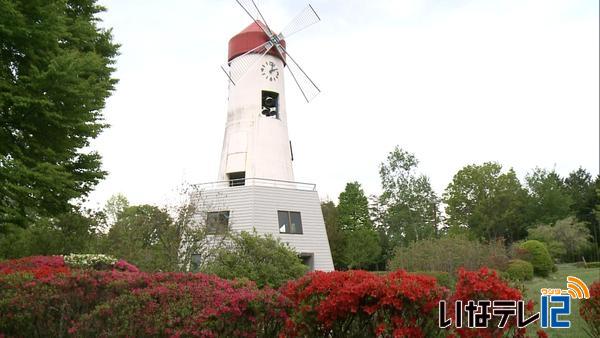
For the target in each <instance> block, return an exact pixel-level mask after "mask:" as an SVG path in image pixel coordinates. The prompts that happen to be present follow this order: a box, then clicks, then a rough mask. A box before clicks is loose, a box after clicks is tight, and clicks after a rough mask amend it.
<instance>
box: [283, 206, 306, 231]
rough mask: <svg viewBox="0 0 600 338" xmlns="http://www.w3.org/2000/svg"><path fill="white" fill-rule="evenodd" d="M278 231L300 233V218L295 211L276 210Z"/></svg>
mask: <svg viewBox="0 0 600 338" xmlns="http://www.w3.org/2000/svg"><path fill="white" fill-rule="evenodd" d="M277 218H278V219H279V232H280V233H282V234H302V218H301V217H300V213H299V212H296V211H281V210H280V211H277Z"/></svg>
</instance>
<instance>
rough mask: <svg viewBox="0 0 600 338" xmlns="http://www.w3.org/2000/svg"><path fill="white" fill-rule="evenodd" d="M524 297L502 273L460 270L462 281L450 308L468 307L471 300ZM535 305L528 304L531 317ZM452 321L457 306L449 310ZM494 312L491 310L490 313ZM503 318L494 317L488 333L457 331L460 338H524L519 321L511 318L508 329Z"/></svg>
mask: <svg viewBox="0 0 600 338" xmlns="http://www.w3.org/2000/svg"><path fill="white" fill-rule="evenodd" d="M521 299H523V295H522V293H521V291H520V290H518V289H515V288H512V287H510V286H509V285H508V284H507V283H506V281H504V280H503V279H502V278H500V276H498V273H497V272H496V271H493V270H489V269H488V268H485V267H484V268H481V269H480V270H478V271H467V270H464V269H460V270H459V271H458V280H457V282H456V286H455V290H454V294H453V295H452V296H451V297H450V302H449V304H455V302H456V301H458V300H461V301H462V303H463V304H464V305H466V304H467V302H468V301H469V300H474V301H477V300H490V301H494V300H515V301H518V300H521ZM533 306H534V304H533V301H528V302H527V304H526V309H525V310H526V312H527V314H529V313H531V312H532V311H533ZM448 310H449V315H450V317H451V318H454V316H455V313H454V312H455V308H454V306H452V307H449V309H448ZM492 311H493V309H492V308H490V313H491V312H492ZM499 322H500V317H497V316H493V317H492V318H491V320H490V322H489V324H488V328H487V329H469V328H464V327H463V328H455V331H456V333H457V334H458V335H459V336H460V337H503V336H518V337H519V336H524V334H525V328H522V329H518V328H517V323H516V319H515V317H511V318H510V319H509V321H508V323H507V324H506V326H505V327H504V328H499V327H498V323H499Z"/></svg>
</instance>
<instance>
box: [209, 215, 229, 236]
mask: <svg viewBox="0 0 600 338" xmlns="http://www.w3.org/2000/svg"><path fill="white" fill-rule="evenodd" d="M227 231H229V211H214V212H209V213H207V214H206V232H207V233H209V234H211V235H222V234H225V233H227Z"/></svg>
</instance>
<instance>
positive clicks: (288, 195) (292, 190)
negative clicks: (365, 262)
mask: <svg viewBox="0 0 600 338" xmlns="http://www.w3.org/2000/svg"><path fill="white" fill-rule="evenodd" d="M242 183H243V185H240V182H236V183H235V184H233V183H232V182H229V181H225V182H215V183H207V184H200V185H197V186H196V187H198V188H199V190H198V192H197V193H196V196H194V203H195V204H196V206H197V207H198V210H199V211H200V212H198V214H197V217H199V218H201V219H200V222H199V223H200V224H204V225H206V224H207V219H216V218H217V217H221V218H223V217H225V216H224V215H226V217H228V228H229V230H230V231H237V232H241V231H248V232H252V231H253V230H256V232H257V233H258V234H260V235H264V234H271V235H273V236H274V237H276V238H277V237H278V238H281V240H282V241H283V242H286V243H288V244H289V245H290V246H291V247H293V248H294V249H295V250H296V251H297V252H298V253H299V255H300V258H301V259H302V260H303V262H304V263H305V264H307V265H308V266H309V269H310V270H311V271H313V270H321V271H333V270H334V268H333V260H332V258H331V251H330V248H329V242H328V240H327V231H326V230H325V222H324V221H323V213H322V212H321V202H320V200H319V195H318V193H317V191H316V189H315V185H314V184H306V183H298V182H287V181H277V180H266V179H252V178H249V179H244V181H243V182H242Z"/></svg>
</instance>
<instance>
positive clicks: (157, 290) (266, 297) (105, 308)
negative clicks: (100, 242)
mask: <svg viewBox="0 0 600 338" xmlns="http://www.w3.org/2000/svg"><path fill="white" fill-rule="evenodd" d="M118 269H119V268H118V267H117V263H115V264H113V266H112V269H110V270H102V271H97V270H92V269H80V268H74V267H69V266H67V265H65V263H64V259H63V258H62V257H60V256H57V257H31V258H26V259H21V260H13V261H4V262H0V313H1V314H2V316H0V337H2V336H27V337H29V336H34V337H35V336H57V337H58V336H60V337H66V336H73V337H88V336H98V337H113V336H132V337H140V336H174V337H177V336H204V337H221V336H225V337H233V336H235V337H276V336H286V337H306V336H309V337H319V336H320V337H390V336H410V337H443V336H447V335H455V336H461V337H471V336H481V335H483V336H503V335H515V334H523V333H524V329H517V328H516V327H515V326H516V323H515V322H514V321H510V322H509V324H508V325H507V327H506V328H503V329H500V328H498V327H497V323H496V322H495V320H496V319H495V318H494V319H492V322H491V323H490V326H489V328H487V329H478V330H474V329H463V328H459V329H456V328H454V329H440V328H439V327H438V306H439V305H438V304H439V301H440V300H447V301H449V302H453V301H455V300H458V299H461V300H467V299H489V300H495V299H514V300H518V299H522V295H521V293H520V291H519V290H517V289H514V288H511V287H510V286H509V285H508V284H507V283H506V282H504V281H503V280H502V279H500V278H499V277H498V276H497V274H496V273H495V272H491V271H489V270H488V269H486V268H482V269H480V270H478V271H465V270H459V272H458V278H457V282H456V285H455V286H454V291H453V292H450V290H449V289H448V288H446V287H444V286H441V285H439V283H438V282H437V281H436V279H435V278H433V277H430V276H425V275H419V274H414V273H408V272H405V271H403V270H398V271H395V272H391V273H389V274H387V275H382V276H379V275H375V274H372V273H369V272H366V271H344V272H340V271H337V272H327V273H326V272H318V271H317V272H312V273H309V274H306V275H305V276H303V277H301V278H299V279H297V280H293V281H290V282H289V283H287V284H286V285H284V286H283V287H281V288H280V289H278V290H275V289H272V288H270V287H265V288H263V289H259V288H257V287H256V285H255V284H254V283H253V282H247V281H245V282H243V281H236V280H233V281H230V280H225V279H221V278H219V277H216V276H213V275H206V274H202V273H145V272H139V271H137V272H135V271H131V269H128V270H126V271H120V270H118ZM532 305H533V303H531V302H530V303H529V304H528V309H531V308H532ZM450 310H451V309H450Z"/></svg>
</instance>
